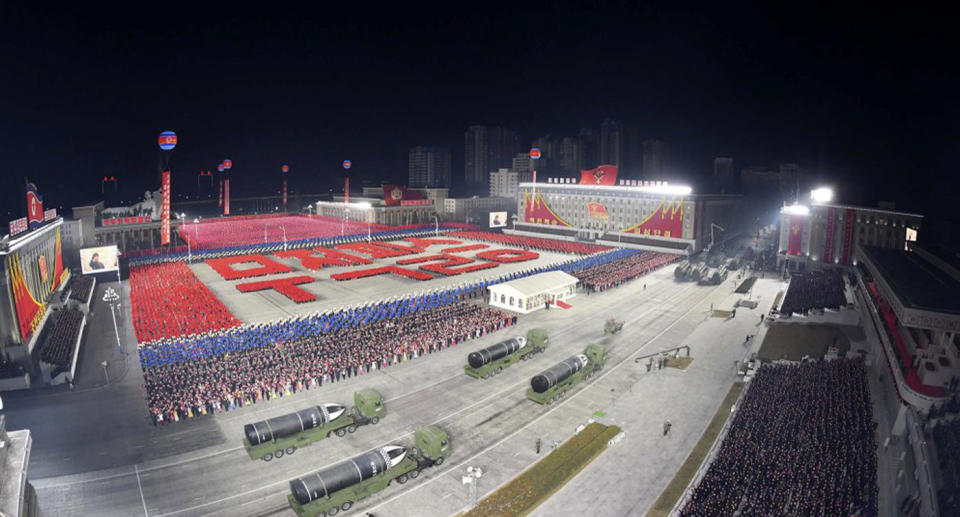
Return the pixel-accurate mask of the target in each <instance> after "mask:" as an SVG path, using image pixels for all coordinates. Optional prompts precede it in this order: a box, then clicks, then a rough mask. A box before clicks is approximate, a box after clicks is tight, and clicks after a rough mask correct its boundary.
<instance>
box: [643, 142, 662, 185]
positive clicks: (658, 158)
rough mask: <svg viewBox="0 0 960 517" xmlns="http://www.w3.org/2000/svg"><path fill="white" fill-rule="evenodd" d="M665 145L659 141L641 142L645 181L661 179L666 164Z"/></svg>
mask: <svg viewBox="0 0 960 517" xmlns="http://www.w3.org/2000/svg"><path fill="white" fill-rule="evenodd" d="M666 155H667V144H665V143H663V141H661V140H656V139H650V140H644V141H643V177H644V178H645V179H647V180H658V179H661V177H662V176H663V173H664V162H666Z"/></svg>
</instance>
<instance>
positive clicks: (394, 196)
mask: <svg viewBox="0 0 960 517" xmlns="http://www.w3.org/2000/svg"><path fill="white" fill-rule="evenodd" d="M420 199H425V198H424V195H423V192H420V191H419V190H408V189H407V187H404V186H401V185H392V184H390V183H384V184H383V200H384V201H385V202H386V204H387V206H399V205H401V204H403V202H404V201H411V200H420Z"/></svg>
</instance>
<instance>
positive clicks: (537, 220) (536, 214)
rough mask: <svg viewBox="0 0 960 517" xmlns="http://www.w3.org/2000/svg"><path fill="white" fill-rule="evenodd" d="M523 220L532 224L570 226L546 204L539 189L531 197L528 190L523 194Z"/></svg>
mask: <svg viewBox="0 0 960 517" xmlns="http://www.w3.org/2000/svg"><path fill="white" fill-rule="evenodd" d="M523 220H524V222H527V223H533V224H551V225H556V226H570V225H569V224H567V222H566V221H564V220H563V219H561V218H560V216H558V215H557V214H556V213H554V211H553V210H552V209H551V208H550V207H549V206H548V205H547V202H546V201H545V200H544V199H543V192H541V191H537V192H536V193H535V194H534V195H533V197H531V195H530V192H527V193H525V194H524V210H523Z"/></svg>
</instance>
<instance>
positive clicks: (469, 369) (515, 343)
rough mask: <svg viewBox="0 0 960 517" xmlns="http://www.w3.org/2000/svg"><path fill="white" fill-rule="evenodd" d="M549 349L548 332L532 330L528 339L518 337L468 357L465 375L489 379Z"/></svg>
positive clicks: (472, 353) (464, 369)
mask: <svg viewBox="0 0 960 517" xmlns="http://www.w3.org/2000/svg"><path fill="white" fill-rule="evenodd" d="M546 349H547V331H546V330H543V329H530V330H529V331H527V337H523V336H517V337H514V338H510V339H508V340H506V341H501V342H499V343H497V344H495V345H490V346H488V347H487V348H484V349H483V350H478V351H476V352H471V353H470V355H468V356H467V363H468V364H467V366H464V367H463V371H464V373H466V374H467V375H469V376H471V377H473V378H476V379H488V378H490V377H492V376H494V375H496V374H498V373H500V372H502V371H503V369H504V368H507V367H509V366H510V365H512V364H513V363H515V362H517V361H526V360H527V359H528V358H529V357H531V356H533V355H534V354H539V353H540V352H543V351H544V350H546Z"/></svg>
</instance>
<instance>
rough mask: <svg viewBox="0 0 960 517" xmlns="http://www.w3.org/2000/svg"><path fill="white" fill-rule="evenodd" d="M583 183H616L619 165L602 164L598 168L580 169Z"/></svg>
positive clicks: (581, 182)
mask: <svg viewBox="0 0 960 517" xmlns="http://www.w3.org/2000/svg"><path fill="white" fill-rule="evenodd" d="M580 184H581V185H616V184H617V166H616V165H601V166H599V167H597V168H596V169H589V170H585V171H580Z"/></svg>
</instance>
